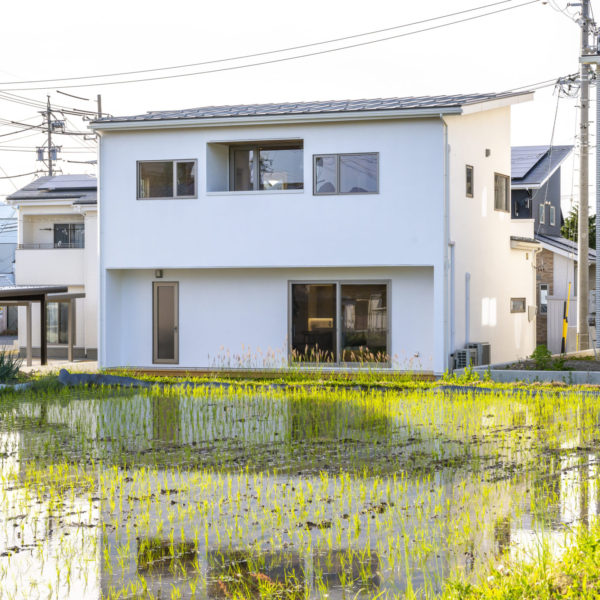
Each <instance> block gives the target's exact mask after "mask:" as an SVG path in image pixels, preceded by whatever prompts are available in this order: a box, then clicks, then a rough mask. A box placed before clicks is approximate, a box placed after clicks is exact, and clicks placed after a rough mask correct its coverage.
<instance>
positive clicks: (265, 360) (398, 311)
mask: <svg viewBox="0 0 600 600" xmlns="http://www.w3.org/2000/svg"><path fill="white" fill-rule="evenodd" d="M363 279H369V280H378V281H390V283H389V288H388V314H389V315H391V318H390V326H391V329H390V330H391V339H390V341H391V354H392V355H393V361H394V367H395V368H398V369H403V370H411V369H414V370H432V369H433V357H434V334H433V331H434V329H433V321H432V314H433V269H432V268H430V267H429V268H427V267H418V268H406V267H396V268H390V267H387V268H351V269H340V268H336V269H294V270H290V269H186V270H183V269H167V270H165V271H164V276H163V278H162V279H160V280H156V279H155V278H154V271H152V270H136V271H133V270H124V271H109V273H108V285H107V289H108V291H109V295H108V298H109V299H108V302H107V304H108V305H109V306H110V310H111V315H110V319H109V320H108V332H107V333H108V335H107V339H108V340H109V343H110V346H109V347H107V348H106V359H105V362H104V364H105V365H106V366H117V365H120V366H130V367H138V366H148V365H151V364H152V282H153V281H177V282H179V356H180V361H179V366H182V367H199V366H200V367H246V368H250V367H281V366H283V365H285V364H286V362H287V351H288V348H287V345H288V327H289V322H288V293H289V291H288V290H289V287H288V282H289V281H297V280H309V281H319V280H324V281H331V280H352V281H359V280H363ZM131 340H135V343H131ZM167 367H168V365H167Z"/></svg>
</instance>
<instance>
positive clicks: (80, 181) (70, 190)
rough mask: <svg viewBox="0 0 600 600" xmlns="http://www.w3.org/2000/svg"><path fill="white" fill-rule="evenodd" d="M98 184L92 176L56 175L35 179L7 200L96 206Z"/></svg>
mask: <svg viewBox="0 0 600 600" xmlns="http://www.w3.org/2000/svg"><path fill="white" fill-rule="evenodd" d="M97 191H98V182H97V180H96V178H95V177H92V176H91V175H54V176H53V177H50V176H44V177H39V178H38V179H34V180H33V181H32V182H31V183H29V184H27V185H26V186H25V187H23V188H21V189H20V190H17V191H16V192H15V193H14V194H11V195H10V196H8V197H7V198H6V199H7V200H52V199H55V200H68V199H73V200H74V203H76V204H94V203H96V199H97Z"/></svg>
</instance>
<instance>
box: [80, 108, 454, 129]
mask: <svg viewBox="0 0 600 600" xmlns="http://www.w3.org/2000/svg"><path fill="white" fill-rule="evenodd" d="M462 113H463V109H462V108H461V107H460V106H452V107H448V108H444V109H441V110H440V109H439V108H438V109H435V110H432V109H431V108H412V109H401V110H373V111H356V112H342V111H340V112H331V113H314V114H313V113H309V114H302V113H299V114H286V115H255V116H251V115H249V116H243V117H203V118H190V119H154V120H152V119H148V120H139V121H138V120H132V121H107V122H101V121H94V122H92V123H90V125H89V128H90V129H92V130H93V131H115V130H116V131H119V130H130V129H174V128H175V129H183V128H189V127H196V128H197V127H236V126H238V125H277V124H279V123H283V124H296V123H328V122H338V121H376V120H389V119H416V118H437V117H439V116H440V115H442V114H444V115H460V114H462Z"/></svg>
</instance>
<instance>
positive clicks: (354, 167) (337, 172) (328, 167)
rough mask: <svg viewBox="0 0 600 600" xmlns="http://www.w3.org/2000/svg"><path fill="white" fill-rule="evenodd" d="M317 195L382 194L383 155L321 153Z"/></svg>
mask: <svg viewBox="0 0 600 600" xmlns="http://www.w3.org/2000/svg"><path fill="white" fill-rule="evenodd" d="M313 189H314V193H315V194H318V195H321V194H377V193H379V153H377V152H368V153H364V154H320V155H316V156H315V157H314V187H313Z"/></svg>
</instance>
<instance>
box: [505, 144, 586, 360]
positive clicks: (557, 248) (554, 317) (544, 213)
mask: <svg viewBox="0 0 600 600" xmlns="http://www.w3.org/2000/svg"><path fill="white" fill-rule="evenodd" d="M572 150H573V146H515V147H513V148H512V168H511V169H512V170H511V173H512V181H511V190H512V192H511V194H512V209H511V210H512V218H513V219H515V220H522V221H523V222H529V223H531V224H532V225H533V228H534V232H535V240H536V241H537V242H539V244H540V252H539V253H538V254H537V257H536V305H537V319H536V321H537V331H536V343H537V344H545V345H547V346H548V349H549V350H550V351H551V352H553V353H555V354H556V353H559V352H560V351H561V339H562V319H563V312H564V308H565V302H566V300H567V295H568V288H569V284H571V298H570V303H569V304H570V305H569V315H568V316H569V328H568V333H567V350H569V351H571V350H575V347H576V331H577V244H576V243H575V242H572V241H571V240H568V239H566V238H564V237H562V235H561V232H560V228H561V225H562V222H563V218H562V211H561V205H560V199H561V165H562V164H563V163H564V161H565V159H566V158H567V157H568V156H569V154H570V153H571V152H572ZM595 259H596V252H595V251H594V250H590V252H589V260H590V267H589V269H590V282H593V281H594V280H595V279H594V277H595V265H594V261H595ZM591 287H593V285H592V286H591Z"/></svg>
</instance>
